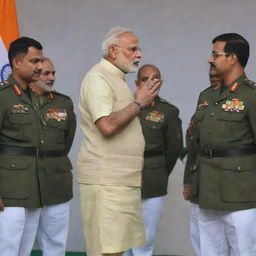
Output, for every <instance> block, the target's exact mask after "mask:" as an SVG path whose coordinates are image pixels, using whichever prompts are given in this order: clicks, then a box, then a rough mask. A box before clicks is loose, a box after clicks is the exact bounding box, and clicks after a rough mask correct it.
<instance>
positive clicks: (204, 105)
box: [198, 100, 208, 110]
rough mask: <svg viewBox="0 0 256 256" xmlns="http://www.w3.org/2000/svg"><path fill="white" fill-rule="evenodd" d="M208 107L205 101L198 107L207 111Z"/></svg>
mask: <svg viewBox="0 0 256 256" xmlns="http://www.w3.org/2000/svg"><path fill="white" fill-rule="evenodd" d="M207 106H208V101H207V100H205V101H204V102H202V103H201V104H199V105H198V108H199V109H200V110H203V109H205V108H206V107H207Z"/></svg>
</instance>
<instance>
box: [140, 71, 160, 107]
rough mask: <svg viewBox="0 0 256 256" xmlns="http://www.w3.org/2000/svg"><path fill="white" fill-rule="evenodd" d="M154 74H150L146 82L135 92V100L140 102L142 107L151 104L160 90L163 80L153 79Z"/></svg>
mask: <svg viewBox="0 0 256 256" xmlns="http://www.w3.org/2000/svg"><path fill="white" fill-rule="evenodd" d="M153 75H154V74H151V75H150V77H149V79H148V81H147V82H146V83H143V84H142V85H141V86H140V87H137V90H136V92H135V101H137V102H138V103H140V104H141V106H142V107H146V106H148V105H150V104H151V103H152V101H153V100H154V98H155V96H156V95H157V94H158V93H159V91H160V87H161V84H162V81H161V80H159V79H153Z"/></svg>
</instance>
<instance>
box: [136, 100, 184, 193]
mask: <svg viewBox="0 0 256 256" xmlns="http://www.w3.org/2000/svg"><path fill="white" fill-rule="evenodd" d="M139 118H140V122H141V126H142V132H143V135H144V138H145V142H146V145H145V156H144V167H143V170H142V198H151V197H157V196H163V195H166V194H167V186H168V177H169V175H170V173H171V171H172V170H173V167H174V165H175V163H176V161H177V159H178V157H179V156H180V153H181V151H182V148H183V137H182V128H181V120H180V118H179V110H178V108H176V107H175V106H174V105H172V104H170V103H168V102H167V101H166V100H164V99H161V98H160V97H156V99H155V101H154V104H153V106H152V105H151V106H149V107H147V108H146V109H144V110H143V111H142V112H141V113H140V116H139Z"/></svg>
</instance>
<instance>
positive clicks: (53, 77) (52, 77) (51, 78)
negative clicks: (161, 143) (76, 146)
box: [48, 72, 55, 81]
mask: <svg viewBox="0 0 256 256" xmlns="http://www.w3.org/2000/svg"><path fill="white" fill-rule="evenodd" d="M48 78H49V80H51V81H55V74H54V73H53V72H50V73H49V76H48Z"/></svg>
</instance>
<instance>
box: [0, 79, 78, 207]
mask: <svg viewBox="0 0 256 256" xmlns="http://www.w3.org/2000/svg"><path fill="white" fill-rule="evenodd" d="M29 90H30V89H29ZM29 95H30V98H29V97H28V95H27V94H26V93H25V92H24V91H23V89H22V87H21V86H20V85H19V84H18V82H17V81H15V80H14V78H13V77H12V76H10V77H9V79H8V81H6V82H5V83H4V84H3V85H2V86H1V87H0V102H1V108H0V147H1V145H4V146H14V147H32V148H37V149H38V151H40V152H42V151H44V152H47V151H60V152H63V156H60V157H37V156H24V155H17V154H12V153H8V154H6V153H0V197H1V198H2V199H3V201H4V204H5V206H21V207H31V208H37V207H42V206H44V205H52V204H57V203H62V202H65V201H68V200H69V199H71V198H72V173H71V169H72V166H71V163H70V160H69V158H68V157H67V154H68V152H69V150H70V147H71V145H72V141H73V138H74V133H75V127H76V121H75V114H74V112H73V103H72V101H71V99H70V98H69V97H67V96H64V95H62V94H60V93H57V92H52V93H51V94H48V95H45V96H43V97H44V98H43V99H42V98H41V100H40V98H39V96H38V95H36V94H34V93H33V92H32V91H30V92H29Z"/></svg>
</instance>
